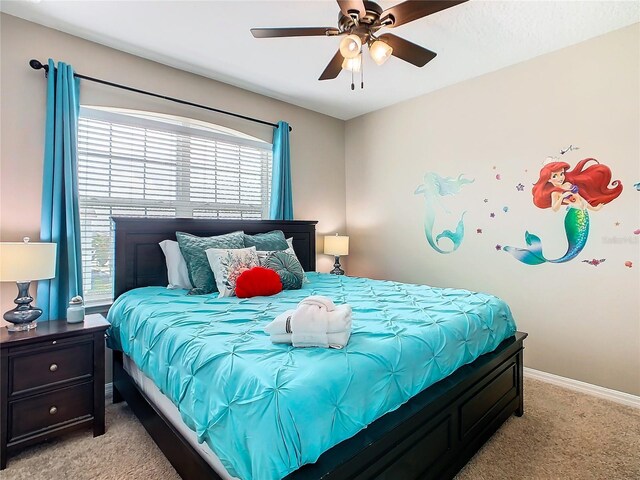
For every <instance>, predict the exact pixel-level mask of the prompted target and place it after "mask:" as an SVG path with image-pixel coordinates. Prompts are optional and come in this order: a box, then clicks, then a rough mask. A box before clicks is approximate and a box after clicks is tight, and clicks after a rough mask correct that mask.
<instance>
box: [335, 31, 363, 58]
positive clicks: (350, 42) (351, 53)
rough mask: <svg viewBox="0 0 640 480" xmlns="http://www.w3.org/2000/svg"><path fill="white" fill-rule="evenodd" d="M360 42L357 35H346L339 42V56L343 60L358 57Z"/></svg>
mask: <svg viewBox="0 0 640 480" xmlns="http://www.w3.org/2000/svg"><path fill="white" fill-rule="evenodd" d="M361 48H362V40H360V37H359V36H358V35H353V34H351V35H347V36H346V37H344V38H343V39H342V41H341V42H340V54H341V55H342V56H343V57H344V58H355V57H357V56H358V55H360V49H361Z"/></svg>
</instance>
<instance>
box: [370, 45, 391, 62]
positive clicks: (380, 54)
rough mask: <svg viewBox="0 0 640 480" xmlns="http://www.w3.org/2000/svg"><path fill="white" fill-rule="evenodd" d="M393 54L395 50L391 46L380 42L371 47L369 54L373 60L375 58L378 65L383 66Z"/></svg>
mask: <svg viewBox="0 0 640 480" xmlns="http://www.w3.org/2000/svg"><path fill="white" fill-rule="evenodd" d="M392 53H393V48H391V45H387V44H386V43H384V42H382V41H380V40H376V41H375V42H373V43H372V44H371V46H370V47H369V54H370V55H371V58H373V61H374V62H376V63H377V64H378V65H382V64H383V63H384V62H386V61H387V60H388V59H389V57H390V56H391V54H392Z"/></svg>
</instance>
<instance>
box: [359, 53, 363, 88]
mask: <svg viewBox="0 0 640 480" xmlns="http://www.w3.org/2000/svg"><path fill="white" fill-rule="evenodd" d="M363 89H364V55H362V54H360V90H363Z"/></svg>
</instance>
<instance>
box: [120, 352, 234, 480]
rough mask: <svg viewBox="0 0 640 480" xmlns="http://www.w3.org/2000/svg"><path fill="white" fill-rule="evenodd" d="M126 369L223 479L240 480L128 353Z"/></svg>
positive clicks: (125, 360)
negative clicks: (201, 439)
mask: <svg viewBox="0 0 640 480" xmlns="http://www.w3.org/2000/svg"><path fill="white" fill-rule="evenodd" d="M122 357H123V366H124V370H125V371H126V372H127V373H128V374H129V376H130V377H131V378H132V379H133V381H134V382H135V384H136V385H137V386H138V388H139V389H140V390H141V391H142V392H143V393H144V394H145V395H146V396H147V398H148V399H149V400H151V401H152V402H153V404H154V405H155V406H156V407H157V408H158V410H160V411H161V412H162V414H163V415H164V416H165V418H166V419H167V420H169V422H170V423H171V425H173V426H174V427H175V428H176V429H177V430H178V431H179V432H180V434H181V435H182V437H183V438H185V439H186V440H187V442H189V444H190V445H191V446H192V447H193V448H194V449H195V450H196V451H197V452H198V453H199V454H200V456H201V457H202V458H203V459H204V460H205V461H206V462H207V463H208V464H209V465H210V466H211V468H213V469H214V470H215V472H216V473H217V474H218V475H220V477H221V478H222V479H223V480H238V479H237V477H233V476H231V475H230V474H229V472H227V470H226V469H225V468H224V465H222V462H221V461H220V459H219V458H218V457H217V455H216V454H215V453H213V452H212V451H211V449H210V448H209V446H208V445H207V444H206V443H198V439H197V436H196V434H195V432H194V431H193V430H191V429H190V428H189V427H187V425H185V423H184V422H183V421H182V417H181V416H180V412H179V411H178V407H176V406H175V405H174V404H173V402H172V401H171V400H170V399H169V397H166V396H165V395H164V394H163V393H162V392H161V391H160V389H159V388H158V387H157V386H156V384H155V383H153V381H152V380H151V379H150V378H149V377H147V376H146V375H145V374H144V373H143V372H142V371H141V370H140V369H139V368H138V366H137V365H136V364H135V363H134V361H133V360H131V358H129V357H128V356H127V355H124V354H123V355H122Z"/></svg>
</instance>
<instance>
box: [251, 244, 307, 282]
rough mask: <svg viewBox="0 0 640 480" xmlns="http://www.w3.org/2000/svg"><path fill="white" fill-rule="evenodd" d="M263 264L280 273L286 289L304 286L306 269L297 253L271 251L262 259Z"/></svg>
mask: <svg viewBox="0 0 640 480" xmlns="http://www.w3.org/2000/svg"><path fill="white" fill-rule="evenodd" d="M261 264H262V266H263V267H266V268H269V269H271V270H274V271H275V272H276V273H277V274H278V276H279V277H280V280H281V281H282V288H283V289H284V290H298V289H300V288H301V287H302V282H303V280H304V270H303V269H302V265H300V261H299V260H298V258H297V257H296V256H295V255H291V254H290V253H287V252H269V254H268V255H267V256H266V257H265V258H264V259H261Z"/></svg>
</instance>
